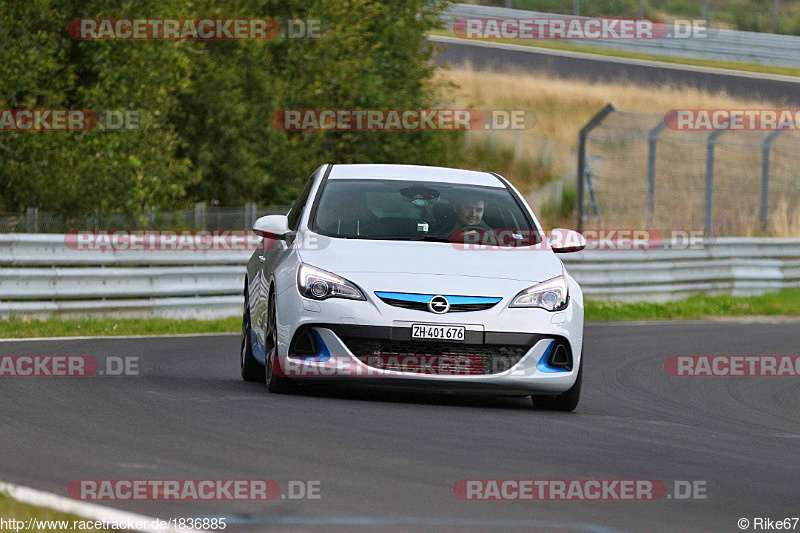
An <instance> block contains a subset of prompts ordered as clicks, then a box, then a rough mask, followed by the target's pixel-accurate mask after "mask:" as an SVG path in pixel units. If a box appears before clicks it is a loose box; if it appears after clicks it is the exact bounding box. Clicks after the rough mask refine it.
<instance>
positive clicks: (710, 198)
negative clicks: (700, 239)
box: [703, 130, 725, 237]
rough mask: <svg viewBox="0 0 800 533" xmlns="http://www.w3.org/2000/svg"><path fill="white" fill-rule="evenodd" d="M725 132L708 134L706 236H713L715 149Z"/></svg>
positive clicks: (718, 131)
mask: <svg viewBox="0 0 800 533" xmlns="http://www.w3.org/2000/svg"><path fill="white" fill-rule="evenodd" d="M723 133H725V130H715V131H713V132H712V133H711V135H709V136H708V146H707V147H706V201H705V204H706V221H705V227H704V228H703V229H704V231H705V237H711V236H712V235H713V232H712V224H711V215H712V211H713V209H712V208H713V205H714V150H715V148H716V145H717V139H719V137H720V135H722V134H723Z"/></svg>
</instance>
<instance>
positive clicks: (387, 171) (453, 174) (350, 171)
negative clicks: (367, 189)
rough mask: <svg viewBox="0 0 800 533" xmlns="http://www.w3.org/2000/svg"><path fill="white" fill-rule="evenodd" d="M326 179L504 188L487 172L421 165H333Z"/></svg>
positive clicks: (500, 182)
mask: <svg viewBox="0 0 800 533" xmlns="http://www.w3.org/2000/svg"><path fill="white" fill-rule="evenodd" d="M328 179H332V180H339V179H365V180H366V179H372V180H413V181H432V182H439V183H461V184H464V185H483V186H484V187H505V185H504V184H503V182H502V181H500V179H499V178H498V177H497V176H495V175H493V174H490V173H489V172H476V171H474V170H462V169H457V168H444V167H426V166H421V165H333V168H332V169H331V172H330V174H329V175H328Z"/></svg>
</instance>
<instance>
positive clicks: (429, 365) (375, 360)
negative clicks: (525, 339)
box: [343, 338, 528, 375]
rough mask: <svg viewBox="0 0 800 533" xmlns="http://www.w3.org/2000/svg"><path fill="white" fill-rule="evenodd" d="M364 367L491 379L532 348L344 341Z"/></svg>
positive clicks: (354, 339) (414, 342)
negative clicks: (482, 376) (480, 376)
mask: <svg viewBox="0 0 800 533" xmlns="http://www.w3.org/2000/svg"><path fill="white" fill-rule="evenodd" d="M343 340H344V342H345V344H346V345H347V348H348V349H349V350H350V352H352V353H353V355H355V356H356V358H357V359H358V360H359V361H361V362H362V363H364V364H366V365H368V366H371V367H373V368H380V369H383V370H395V371H400V372H405V373H412V374H448V375H489V374H498V373H501V372H505V371H506V370H508V369H509V368H511V367H513V366H514V365H515V364H517V363H518V362H519V361H520V360H521V359H522V357H523V356H524V355H525V353H526V352H527V351H528V347H525V346H513V345H490V344H461V343H446V342H425V341H392V340H383V339H379V340H376V339H360V338H351V339H343Z"/></svg>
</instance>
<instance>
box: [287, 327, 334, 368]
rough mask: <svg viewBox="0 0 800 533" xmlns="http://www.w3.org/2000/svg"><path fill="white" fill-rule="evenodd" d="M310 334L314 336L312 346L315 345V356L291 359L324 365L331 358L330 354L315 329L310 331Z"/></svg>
mask: <svg viewBox="0 0 800 533" xmlns="http://www.w3.org/2000/svg"><path fill="white" fill-rule="evenodd" d="M311 333H312V334H313V335H314V344H316V345H317V353H316V355H293V356H292V359H300V360H301V361H315V362H317V363H324V362H325V361H328V360H329V359H330V358H331V352H330V350H328V346H326V345H325V341H323V340H322V335H320V334H319V332H318V331H317V330H316V329H312V330H311Z"/></svg>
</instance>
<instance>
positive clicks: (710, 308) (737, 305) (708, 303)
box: [586, 289, 800, 320]
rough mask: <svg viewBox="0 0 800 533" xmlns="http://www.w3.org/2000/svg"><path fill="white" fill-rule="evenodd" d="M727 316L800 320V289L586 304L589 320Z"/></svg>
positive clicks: (589, 302)
mask: <svg viewBox="0 0 800 533" xmlns="http://www.w3.org/2000/svg"><path fill="white" fill-rule="evenodd" d="M726 316H729V317H736V316H800V289H784V290H782V291H780V292H773V293H767V294H763V295H761V296H748V297H736V296H704V295H697V296H691V297H689V298H687V299H685V300H679V301H675V302H665V303H649V302H613V301H588V302H587V303H586V320H664V319H698V318H708V317H726Z"/></svg>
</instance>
